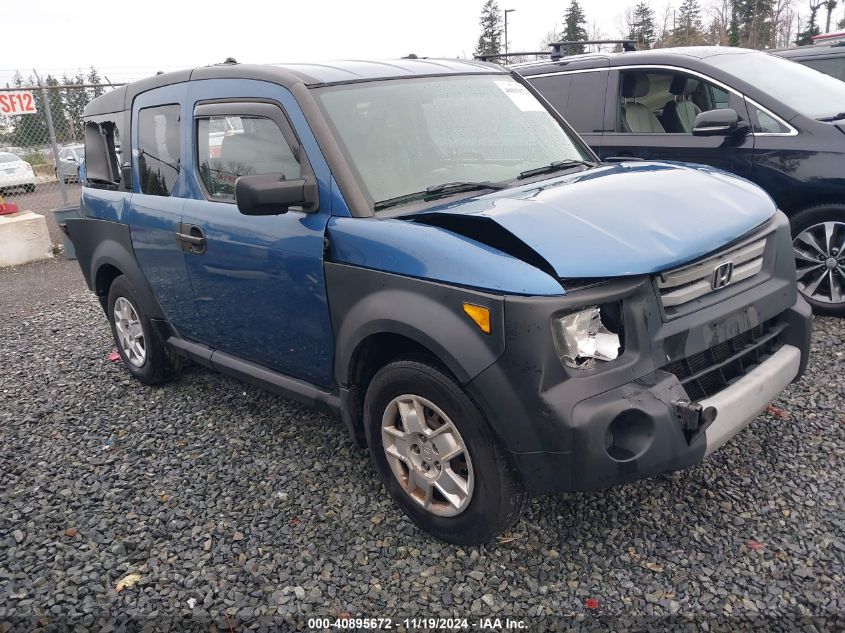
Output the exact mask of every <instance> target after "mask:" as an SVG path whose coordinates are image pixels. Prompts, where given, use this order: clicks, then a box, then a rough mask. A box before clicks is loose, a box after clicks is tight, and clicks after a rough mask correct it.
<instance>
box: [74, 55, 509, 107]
mask: <svg viewBox="0 0 845 633" xmlns="http://www.w3.org/2000/svg"><path fill="white" fill-rule="evenodd" d="M507 72H509V70H507V69H505V68H503V67H502V66H499V65H497V64H489V63H486V62H480V61H476V60H458V59H397V60H389V61H359V60H349V61H337V62H326V63H313V64H236V63H224V64H215V65H213V66H202V67H200V68H194V69H188V70H178V71H176V72H170V73H164V74H161V75H155V76H153V77H148V78H146V79H142V80H140V81H136V82H133V83H131V84H127V85H125V86H121V87H119V88H116V89H115V90H112V91H111V92H107V93H106V94H104V95H102V96H100V97H97V98H96V99H94V100H93V101H91V102H90V103H89V104H88V105H87V106H86V107H85V116H92V115H97V114H106V113H110V112H118V111H120V110H125V109H128V108H130V107H132V101H133V100H134V99H135V97H136V96H138V95H139V94H141V93H142V92H146V91H147V90H152V89H153V88H159V87H161V86H167V85H170V84H176V83H182V82H185V81H198V80H201V79H259V80H263V81H269V82H272V83H276V84H279V85H282V86H285V87H287V88H290V87H291V86H293V85H295V84H304V85H306V86H310V87H315V86H325V85H331V84H339V83H350V82H358V81H372V80H379V79H398V78H402V77H433V76H442V75H466V74H478V73H507Z"/></svg>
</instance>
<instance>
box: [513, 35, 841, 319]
mask: <svg viewBox="0 0 845 633" xmlns="http://www.w3.org/2000/svg"><path fill="white" fill-rule="evenodd" d="M512 68H513V69H514V70H516V71H517V72H518V73H519V74H521V75H522V76H523V77H524V78H525V79H526V80H527V81H528V83H529V84H530V85H532V86H533V87H534V88H536V89H537V90H538V91H539V92H540V94H542V95H543V96H544V97H545V98H546V99H547V100H548V101H549V102H550V103H551V105H553V106H554V107H555V108H556V109H557V110H558V111H559V112H560V113H561V114H562V115H563V116H564V117H565V118H566V119H567V121H569V122H570V123H571V124H572V125H573V126H574V127H575V129H576V130H577V131H578V132H579V133H580V134H581V136H582V137H583V138H584V140H586V141H587V142H588V143H589V144H590V146H591V147H592V148H593V149H594V150H595V151H596V153H597V154H598V155H599V156H600V157H601V158H602V159H605V160H606V159H609V158H632V159H642V160H652V159H659V160H672V161H681V162H687V163H704V164H707V165H712V166H715V167H718V168H721V169H724V170H726V171H729V172H732V173H734V174H738V175H740V176H743V177H745V178H748V179H749V180H751V181H753V182H755V183H757V184H758V185H760V186H761V187H763V188H764V189H765V190H766V191H767V192H768V193H769V195H771V196H772V198H774V200H775V202H776V203H777V204H778V206H779V207H780V208H781V209H782V210H783V211H784V212H785V213H786V214H787V215H788V216H789V218H790V222H791V225H792V234H793V238H794V243H793V244H794V250H795V259H796V263H797V269H798V286H799V289H800V290H801V292H802V293H803V294H804V296H805V297H806V298H807V300H808V301H809V302H810V303H811V304H812V306H813V308H814V310H815V311H816V312H817V313H819V314H827V315H834V316H845V83H843V82H841V81H838V80H836V79H834V78H832V77H830V76H828V75H825V74H822V73H820V72H816V71H815V70H811V69H810V68H807V67H806V66H802V65H800V64H795V63H793V62H790V61H787V60H785V59H782V58H780V57H775V56H774V55H770V54H767V53H762V52H758V51H751V50H746V49H738V48H727V47H694V48H676V49H660V50H650V51H632V52H623V53H595V54H586V55H575V56H571V57H562V58H559V59H552V60H545V61H540V62H530V63H525V64H516V65H514V66H513V67H512ZM700 194H701V192H697V191H690V192H689V195H690V196H697V195H700ZM678 212H679V213H683V209H678Z"/></svg>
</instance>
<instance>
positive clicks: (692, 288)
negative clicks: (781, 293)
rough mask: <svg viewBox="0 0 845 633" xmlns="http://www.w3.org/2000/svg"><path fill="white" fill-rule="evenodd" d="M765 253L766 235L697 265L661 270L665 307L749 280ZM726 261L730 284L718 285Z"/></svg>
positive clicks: (659, 283) (661, 289) (661, 285)
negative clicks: (719, 275) (721, 268)
mask: <svg viewBox="0 0 845 633" xmlns="http://www.w3.org/2000/svg"><path fill="white" fill-rule="evenodd" d="M765 252H766V238H762V239H759V240H757V241H755V242H750V243H748V244H743V245H741V246H737V247H735V248H732V249H729V250H726V251H723V252H721V253H719V254H717V255H713V256H712V257H708V258H707V259H705V260H703V261H700V262H696V263H695V264H690V265H689V266H683V267H682V268H676V269H675V270H670V271H667V272H665V273H660V274H659V275H657V289H658V290H659V292H660V299H661V300H662V301H663V306H664V307H666V308H677V307H678V306H681V305H683V304H685V303H689V302H690V301H692V300H693V299H698V298H699V297H703V296H705V295H708V294H710V293H712V292H718V291H719V290H721V288H722V287H725V286H728V285H731V284H735V283H737V282H739V281H742V280H744V279H750V278H751V277H753V276H754V275H756V274H757V273H759V272H760V271H761V270H762V268H763V255H764V253H765ZM723 264H730V265H731V267H732V271H731V274H730V278H729V280H728V283H726V284H725V286H721V287H718V285H717V284H714V276H715V275H716V274H717V269H718V268H719V267H720V266H722V265H723ZM723 270H724V269H723ZM722 280H723V281H724V275H722Z"/></svg>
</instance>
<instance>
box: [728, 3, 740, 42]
mask: <svg viewBox="0 0 845 633" xmlns="http://www.w3.org/2000/svg"><path fill="white" fill-rule="evenodd" d="M739 3H740V0H731V25H730V28H729V30H728V44H730V45H731V46H739V42H740V30H739V29H740V27H739Z"/></svg>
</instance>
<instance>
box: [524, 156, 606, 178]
mask: <svg viewBox="0 0 845 633" xmlns="http://www.w3.org/2000/svg"><path fill="white" fill-rule="evenodd" d="M595 166H596V164H595V163H593V162H590V161H588V160H556V161H554V162H552V163H549V164H548V165H543V166H542V167H535V168H534V169H526V170H525V171H524V172H522V173H520V174H519V178H520V179H522V178H531V176H539V175H540V174H551V173H552V172H556V171H562V170H564V169H570V168H571V167H595Z"/></svg>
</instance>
